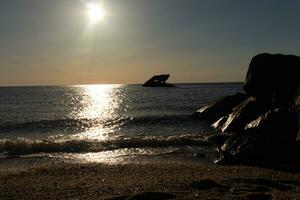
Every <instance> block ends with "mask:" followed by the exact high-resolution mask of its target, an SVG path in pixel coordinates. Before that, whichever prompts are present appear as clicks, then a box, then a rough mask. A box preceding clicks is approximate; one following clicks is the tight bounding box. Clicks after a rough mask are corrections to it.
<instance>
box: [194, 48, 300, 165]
mask: <svg viewBox="0 0 300 200" xmlns="http://www.w3.org/2000/svg"><path fill="white" fill-rule="evenodd" d="M299 75H300V57H298V56H293V55H282V54H267V53H264V54H259V55H257V56H255V57H253V58H252V60H251V63H250V65H249V69H248V72H247V76H246V80H245V83H244V87H243V89H244V91H245V94H236V95H233V96H228V97H224V98H223V99H221V100H219V101H217V102H216V103H214V104H211V105H208V106H205V107H203V108H201V109H199V110H198V111H197V112H196V114H195V115H197V116H200V117H201V118H202V119H206V120H207V121H209V122H212V125H211V126H212V127H213V128H216V129H217V130H219V131H220V132H222V133H220V134H219V136H218V135H216V136H213V137H211V140H212V142H213V143H214V144H216V146H217V147H218V150H219V152H220V155H221V156H220V159H219V160H218V161H217V163H220V164H221V163H222V164H232V163H244V162H249V161H250V162H251V161H254V162H255V161H261V160H263V161H278V162H282V161H287V160H288V161H292V160H295V159H296V160H297V162H298V160H299V158H297V156H295V155H298V153H299V149H300V145H299V144H300V142H299V140H300V130H299V127H300V117H299V116H300V95H299V94H300V92H299V91H300V87H299V85H300V78H299ZM227 132H228V133H230V134H225V133H227ZM224 134H225V135H226V136H224ZM228 135H230V136H228Z"/></svg>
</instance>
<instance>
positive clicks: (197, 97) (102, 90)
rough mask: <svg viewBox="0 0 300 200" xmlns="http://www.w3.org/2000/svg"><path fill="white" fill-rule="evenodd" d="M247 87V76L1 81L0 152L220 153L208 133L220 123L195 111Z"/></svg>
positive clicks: (64, 155)
mask: <svg viewBox="0 0 300 200" xmlns="http://www.w3.org/2000/svg"><path fill="white" fill-rule="evenodd" d="M241 91H242V84H241V83H202V84H176V87H165V88H145V87H142V86H141V85H78V86H47V87H45V86H34V87H0V160H2V161H3V160H4V159H5V160H7V159H10V158H14V162H15V160H16V159H17V160H18V159H19V160H21V159H24V158H42V159H54V160H64V161H70V162H104V163H108V164H109V163H122V162H129V161H147V160H156V159H174V158H176V159H178V158H181V159H200V158H201V159H206V160H209V159H213V156H212V155H214V154H215V149H214V148H213V147H211V146H209V145H208V144H207V142H206V141H205V137H206V136H207V135H210V134H212V133H214V130H213V129H211V128H210V127H209V125H208V124H207V123H206V122H205V121H201V120H199V119H195V118H194V117H192V114H193V113H194V112H195V111H196V110H197V109H199V108H200V107H201V106H203V105H205V104H207V103H209V102H211V101H214V100H216V99H218V98H221V97H223V96H226V95H230V94H235V93H237V92H241ZM207 155H210V156H207ZM208 158H209V159H208ZM0 162H1V161H0Z"/></svg>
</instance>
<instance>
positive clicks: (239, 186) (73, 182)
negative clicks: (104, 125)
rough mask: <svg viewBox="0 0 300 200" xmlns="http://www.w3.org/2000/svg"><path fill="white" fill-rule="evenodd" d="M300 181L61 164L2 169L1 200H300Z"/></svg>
mask: <svg viewBox="0 0 300 200" xmlns="http://www.w3.org/2000/svg"><path fill="white" fill-rule="evenodd" d="M299 167H300V166H299V165H298V169H300V168H299ZM299 180H300V170H297V171H283V170H276V169H267V168H262V167H253V166H252V167H251V166H219V165H213V164H208V163H203V162H191V161H184V162H180V161H169V160H164V161H159V162H149V163H139V164H136V163H129V164H128V163H127V164H117V165H107V164H101V163H85V164H78V163H77V164H74V163H64V162H57V163H49V164H48V165H44V166H40V167H33V168H31V169H28V170H19V171H18V170H16V171H5V170H1V171H0V182H1V183H0V199H126V198H127V199H128V197H130V196H131V197H132V196H134V195H135V197H136V196H139V195H140V196H141V195H142V196H143V195H144V197H147V195H148V197H150V196H151V195H152V197H155V195H158V196H156V198H159V197H161V198H162V197H168V195H169V197H174V198H176V199H212V198H213V199H300V181H299ZM147 192H148V193H147ZM151 192H152V193H151ZM154 192H155V193H154ZM158 192H159V193H158ZM145 195H146V196H145ZM149 195H150V196H149ZM153 195H154V196H153ZM159 195H161V196H159ZM125 197H126V198H125ZM142 199H143V198H142ZM162 199H163V198H162ZM165 199H166V198H165Z"/></svg>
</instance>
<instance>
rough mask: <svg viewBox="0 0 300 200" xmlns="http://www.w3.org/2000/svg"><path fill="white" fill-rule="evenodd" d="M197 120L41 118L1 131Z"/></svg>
mask: <svg viewBox="0 0 300 200" xmlns="http://www.w3.org/2000/svg"><path fill="white" fill-rule="evenodd" d="M193 122H197V123H199V121H196V120H195V119H194V118H192V116H191V115H163V116H141V117H119V118H114V119H101V118H97V119H71V118H67V119H55V120H40V121H31V122H24V123H11V124H2V125H0V133H8V132H14V131H21V132H28V133H31V132H47V131H53V130H55V131H70V132H72V131H82V130H86V129H89V128H92V127H97V126H102V127H112V126H119V127H126V126H139V125H160V124H161V125H168V124H170V125H173V124H176V123H193Z"/></svg>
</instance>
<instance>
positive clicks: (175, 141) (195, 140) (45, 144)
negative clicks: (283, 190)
mask: <svg viewBox="0 0 300 200" xmlns="http://www.w3.org/2000/svg"><path fill="white" fill-rule="evenodd" d="M209 145H210V143H209V142H208V141H207V140H206V139H205V138H204V137H200V136H196V135H182V136H168V137H154V136H153V137H139V138H130V139H126V138H125V139H115V140H105V141H99V140H75V139H74V140H56V141H55V140H54V141H46V140H29V139H17V140H9V139H2V140H0V153H2V154H5V155H26V154H35V153H86V152H100V151H108V150H115V149H122V148H146V147H153V148H160V147H170V146H174V147H176V146H209Z"/></svg>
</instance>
